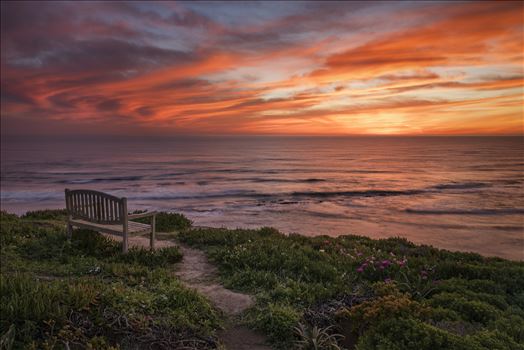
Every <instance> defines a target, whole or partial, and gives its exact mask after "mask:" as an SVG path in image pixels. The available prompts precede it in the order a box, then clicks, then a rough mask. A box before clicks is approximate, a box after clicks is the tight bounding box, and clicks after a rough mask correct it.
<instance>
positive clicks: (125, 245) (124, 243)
mask: <svg viewBox="0 0 524 350" xmlns="http://www.w3.org/2000/svg"><path fill="white" fill-rule="evenodd" d="M128 246H129V240H128V235H127V230H125V231H124V232H123V234H122V253H124V254H125V253H127V249H128Z"/></svg>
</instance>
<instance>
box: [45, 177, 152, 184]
mask: <svg viewBox="0 0 524 350" xmlns="http://www.w3.org/2000/svg"><path fill="white" fill-rule="evenodd" d="M143 178H144V177H143V176H119V177H105V178H96V179H79V180H59V181H56V182H55V183H58V184H68V185H78V184H94V183H104V182H119V181H140V180H142V179H143Z"/></svg>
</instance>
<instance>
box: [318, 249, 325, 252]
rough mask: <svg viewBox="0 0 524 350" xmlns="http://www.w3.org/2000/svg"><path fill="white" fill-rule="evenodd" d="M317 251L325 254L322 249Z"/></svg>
mask: <svg viewBox="0 0 524 350" xmlns="http://www.w3.org/2000/svg"><path fill="white" fill-rule="evenodd" d="M318 251H319V252H321V253H325V252H326V251H325V250H324V249H319V250H318Z"/></svg>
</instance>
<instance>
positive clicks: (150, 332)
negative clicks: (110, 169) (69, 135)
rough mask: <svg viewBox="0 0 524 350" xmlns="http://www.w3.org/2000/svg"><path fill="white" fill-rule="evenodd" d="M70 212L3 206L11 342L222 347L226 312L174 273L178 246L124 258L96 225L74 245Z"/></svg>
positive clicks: (5, 313)
mask: <svg viewBox="0 0 524 350" xmlns="http://www.w3.org/2000/svg"><path fill="white" fill-rule="evenodd" d="M63 214H64V213H63V212H61V211H39V212H33V213H28V214H26V215H24V216H23V217H22V218H20V217H17V216H15V215H12V214H7V213H5V212H2V213H1V216H0V220H1V235H0V243H1V261H0V262H1V266H2V273H1V279H0V297H1V303H0V315H1V316H0V317H1V319H0V329H1V334H2V338H1V344H2V345H1V347H2V349H4V348H5V349H8V348H11V349H19V348H27V349H85V348H87V349H116V348H121V349H129V348H142V347H146V345H147V346H152V347H153V348H163V349H169V348H182V347H186V348H197V349H207V348H216V341H215V338H214V337H213V333H214V331H215V330H216V329H217V328H219V327H220V317H219V314H218V313H217V311H216V310H215V309H214V308H213V307H212V306H211V305H210V303H209V302H208V301H207V300H206V299H205V298H204V297H202V296H201V295H199V294H198V293H196V292H195V291H193V290H190V289H187V288H185V287H184V286H182V284H181V282H180V281H178V280H177V279H176V278H175V277H174V276H173V273H172V266H173V264H175V263H176V262H179V261H180V260H181V258H182V255H181V253H180V251H179V250H178V249H177V248H173V247H170V248H163V249H160V250H157V251H155V252H150V251H148V250H144V249H136V248H134V249H130V250H129V253H128V254H126V255H123V254H121V249H120V247H119V245H118V243H116V242H114V241H112V240H110V239H107V238H105V237H103V236H102V235H100V234H97V233H95V232H91V231H87V230H75V232H74V235H73V239H72V241H71V242H69V241H67V239H66V235H65V229H64V223H65V222H64V221H62V220H63V219H64V216H63ZM166 215H167V216H169V215H168V214H165V215H164V216H166ZM177 217H178V216H175V217H174V218H173V219H172V220H171V221H172V222H176V221H177V220H176V218H177ZM166 221H169V220H166ZM173 228H174V227H172V228H171V229H173Z"/></svg>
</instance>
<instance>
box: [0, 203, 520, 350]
mask: <svg viewBox="0 0 524 350" xmlns="http://www.w3.org/2000/svg"><path fill="white" fill-rule="evenodd" d="M63 214H64V213H63V212H62V211H39V212H32V213H28V214H26V215H25V216H23V217H17V216H15V215H11V214H7V213H5V212H2V213H1V216H0V219H1V234H0V244H1V255H0V263H1V266H2V269H1V276H0V296H1V299H2V302H1V304H0V333H1V335H2V337H1V339H0V344H1V346H2V348H13V349H15V348H29V349H63V348H70V349H75V348H78V349H81V348H88V349H89V348H93V349H114V348H118V347H119V348H122V349H129V348H131V349H134V348H154V349H156V348H159V349H162V348H165V349H170V348H189V349H191V348H196V349H208V348H217V347H219V344H218V342H217V339H216V336H215V331H216V330H217V329H218V328H220V326H221V320H220V315H219V314H218V313H217V312H216V310H215V309H214V308H213V307H212V306H211V305H210V304H209V302H208V301H207V300H206V299H205V298H203V297H202V296H201V295H199V294H198V293H197V292H195V291H192V290H189V289H187V288H184V286H182V285H181V283H180V282H179V281H178V280H177V279H176V277H175V276H173V274H172V266H173V264H174V263H176V262H177V261H180V259H181V257H182V256H181V254H180V252H179V251H178V249H176V248H168V249H163V250H159V251H156V252H154V253H151V252H149V251H146V250H139V249H131V250H130V252H129V254H127V255H122V254H121V253H120V247H119V245H118V244H116V243H114V242H113V241H111V240H108V239H106V238H104V237H103V236H101V235H98V234H96V233H94V232H90V231H86V230H78V231H76V232H75V235H74V237H73V240H72V241H71V242H69V241H67V240H66V239H65V227H64V215H63ZM160 218H162V219H160ZM159 223H161V225H162V226H161V228H162V231H176V232H177V233H176V236H177V237H178V239H180V240H181V241H183V242H185V243H187V244H190V245H192V246H195V247H198V248H201V249H204V250H205V251H206V253H207V254H208V256H209V257H210V259H211V260H212V261H213V262H214V263H215V264H216V265H217V266H218V268H219V273H220V278H221V281H222V283H223V284H224V285H225V286H226V287H227V288H230V289H233V290H238V291H242V292H245V293H249V294H253V295H255V296H256V304H255V306H254V307H252V308H251V309H250V310H248V311H247V312H246V314H244V315H243V320H244V321H245V322H246V323H247V324H248V325H250V326H251V327H252V328H255V329H258V330H260V331H261V332H263V333H264V334H266V335H267V336H268V338H269V339H270V341H271V343H272V344H273V345H274V346H275V347H276V348H280V349H292V348H296V349H332V350H334V349H357V350H371V349H379V350H381V349H383V350H397V349H398V350H401V349H402V350H404V349H407V350H410V349H416V350H426V349H427V350H430V349H459V350H461V349H464V350H466V349H473V350H488V349H495V350H497V349H500V350H502V349H510V350H522V349H524V345H523V344H524V263H523V262H515V261H508V260H504V259H500V258H485V257H482V256H480V255H478V254H472V253H454V252H449V251H445V250H439V249H435V248H432V247H429V246H420V245H414V244H412V243H410V242H408V241H407V240H405V239H401V238H391V239H383V240H372V239H369V238H366V237H361V236H341V237H338V238H330V237H326V236H320V237H303V236H300V235H289V236H286V235H283V234H280V233H279V232H278V231H277V230H275V229H272V228H267V227H265V228H261V229H259V230H240V229H238V230H228V229H212V228H205V229H204V228H201V229H195V228H193V229H191V228H190V225H191V222H190V221H188V220H187V219H185V218H184V217H183V216H181V215H178V214H167V213H164V214H161V215H159Z"/></svg>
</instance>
